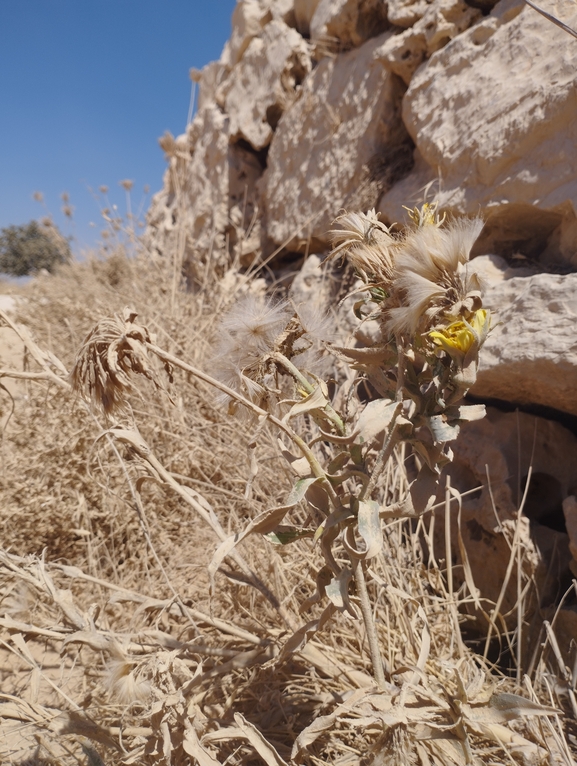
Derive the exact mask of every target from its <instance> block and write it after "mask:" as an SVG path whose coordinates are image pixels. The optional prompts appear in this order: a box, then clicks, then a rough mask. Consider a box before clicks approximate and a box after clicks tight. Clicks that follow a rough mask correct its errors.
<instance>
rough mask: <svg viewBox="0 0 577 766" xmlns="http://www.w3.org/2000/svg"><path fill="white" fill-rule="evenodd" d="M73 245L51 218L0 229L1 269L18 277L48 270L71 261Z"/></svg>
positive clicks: (0, 270)
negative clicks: (71, 245)
mask: <svg viewBox="0 0 577 766" xmlns="http://www.w3.org/2000/svg"><path fill="white" fill-rule="evenodd" d="M70 257H71V254H70V245H69V243H68V240H67V239H66V238H65V237H64V236H63V235H62V234H61V233H60V232H59V230H58V228H57V227H56V226H55V225H54V224H53V223H52V221H50V220H48V219H47V220H46V221H43V222H42V223H38V221H30V223H25V224H22V225H21V226H7V227H6V228H5V229H0V272H4V273H5V274H11V275H12V276H15V277H22V276H26V275H27V274H33V273H34V272H37V271H40V270H41V269H46V270H47V271H53V270H54V267H55V266H56V265H57V264H59V263H66V262H67V261H69V260H70Z"/></svg>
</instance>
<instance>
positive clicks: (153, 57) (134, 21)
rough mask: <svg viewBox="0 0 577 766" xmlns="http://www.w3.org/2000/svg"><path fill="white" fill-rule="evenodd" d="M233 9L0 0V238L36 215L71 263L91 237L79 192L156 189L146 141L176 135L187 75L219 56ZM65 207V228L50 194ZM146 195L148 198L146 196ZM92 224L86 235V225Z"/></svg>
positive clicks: (166, 2)
mask: <svg viewBox="0 0 577 766" xmlns="http://www.w3.org/2000/svg"><path fill="white" fill-rule="evenodd" d="M234 5H235V0H0V228H1V227H4V226H7V225H10V224H20V223H25V222H27V221H29V220H30V219H32V218H40V217H42V215H44V214H45V211H44V210H43V208H42V207H41V206H40V205H39V204H38V202H35V201H34V200H33V199H32V194H33V192H35V191H40V192H42V193H43V194H44V198H45V201H46V205H47V207H48V209H49V210H50V212H51V213H52V215H53V217H54V219H55V221H56V222H57V224H58V225H59V226H60V227H61V229H62V231H63V232H64V233H65V234H67V235H70V234H72V235H74V237H75V246H74V250H75V251H76V252H77V253H79V252H80V251H81V250H82V249H85V248H86V247H90V246H93V245H94V244H95V243H96V241H97V240H98V239H99V232H100V230H101V228H102V226H101V220H100V213H99V205H98V203H97V202H96V201H95V200H94V199H93V197H92V196H91V194H90V192H89V191H88V187H91V188H92V189H94V190H98V187H99V186H101V185H106V186H108V187H109V189H110V192H109V197H110V201H111V202H113V203H116V204H118V208H119V212H124V211H125V207H126V204H125V193H124V191H123V190H122V189H121V188H120V187H119V185H118V182H119V181H120V180H122V179H125V178H129V179H132V180H133V181H134V184H135V185H134V189H133V191H132V204H133V209H135V208H138V207H139V205H140V204H142V203H144V208H145V209H146V206H147V201H148V199H149V197H148V198H147V199H144V198H143V191H142V190H143V188H144V186H145V185H149V186H150V194H152V193H154V192H155V191H158V189H160V188H161V185H162V174H163V172H164V168H165V163H164V158H163V153H162V150H161V149H160V147H159V146H158V143H157V139H158V138H159V136H161V135H162V134H163V133H164V131H165V130H170V131H171V132H172V133H173V134H174V135H178V134H179V133H182V132H183V131H184V128H185V125H186V118H187V115H188V109H189V101H190V91H191V82H190V80H189V77H188V70H189V68H190V67H198V68H200V67H202V66H204V65H205V64H206V63H208V62H209V61H212V60H213V59H216V58H218V57H219V56H220V53H221V51H222V47H223V45H224V43H225V41H226V40H227V39H228V37H229V36H230V17H231V14H232V11H233V8H234ZM62 192H67V193H68V194H69V195H70V202H71V204H72V205H74V207H75V212H74V223H73V224H72V225H71V224H70V222H69V221H67V220H66V219H65V218H64V216H63V215H62V213H61V211H60V208H61V206H62V201H61V199H60V194H61V193H62ZM149 196H150V195H149ZM91 221H92V222H94V223H96V224H97V227H96V228H93V227H90V225H89V223H90V222H91Z"/></svg>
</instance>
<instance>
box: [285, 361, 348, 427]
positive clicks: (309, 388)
mask: <svg viewBox="0 0 577 766" xmlns="http://www.w3.org/2000/svg"><path fill="white" fill-rule="evenodd" d="M271 358H272V359H274V361H275V362H278V363H279V364H282V366H283V367H284V368H285V370H286V371H287V372H288V373H289V375H292V377H293V378H294V379H295V380H296V381H297V383H298V384H299V385H300V386H301V387H302V388H303V389H304V390H305V391H306V392H307V394H312V393H313V391H314V390H315V387H314V386H313V384H312V383H311V382H310V381H308V380H307V379H306V377H305V376H304V375H303V374H302V372H301V371H300V370H299V369H298V367H295V365H294V364H293V363H292V362H291V361H290V359H287V358H286V356H285V355H284V354H281V353H280V351H275V352H274V353H273V354H271ZM324 412H325V414H326V416H327V418H328V419H329V420H330V422H331V423H332V424H333V426H334V427H335V429H336V430H337V431H338V432H339V433H340V434H342V435H343V436H344V435H345V434H346V429H345V424H344V423H343V421H342V418H341V417H340V415H339V414H338V413H337V412H336V411H335V409H334V408H333V406H332V404H330V403H329V404H327V405H326V407H325V408H324Z"/></svg>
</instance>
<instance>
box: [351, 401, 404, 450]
mask: <svg viewBox="0 0 577 766" xmlns="http://www.w3.org/2000/svg"><path fill="white" fill-rule="evenodd" d="M397 406H398V403H397V402H394V401H392V400H391V399H376V400H375V401H374V402H369V403H368V404H367V406H366V407H365V409H364V410H363V411H362V412H361V414H360V415H359V419H358V421H357V426H356V430H357V431H358V432H359V439H361V440H362V441H363V442H364V443H365V444H369V445H372V444H375V443H380V444H382V442H383V439H384V436H385V433H386V431H387V430H388V428H389V426H390V424H391V420H392V419H393V417H394V415H395V411H396V409H397Z"/></svg>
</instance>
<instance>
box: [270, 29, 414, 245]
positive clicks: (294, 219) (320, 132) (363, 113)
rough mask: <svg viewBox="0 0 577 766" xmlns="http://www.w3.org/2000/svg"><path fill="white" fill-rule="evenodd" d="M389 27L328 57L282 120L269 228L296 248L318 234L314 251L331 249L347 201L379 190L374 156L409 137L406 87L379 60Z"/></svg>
mask: <svg viewBox="0 0 577 766" xmlns="http://www.w3.org/2000/svg"><path fill="white" fill-rule="evenodd" d="M389 35H390V33H389V32H386V33H385V34H384V35H381V36H380V37H377V38H375V39H373V40H369V41H368V42H366V43H365V44H364V45H362V46H361V47H360V48H357V49H355V50H353V51H350V52H348V53H344V54H341V55H339V56H336V57H335V58H331V57H325V58H323V59H322V60H321V61H320V63H319V64H318V66H317V67H316V68H315V69H314V70H313V71H312V72H311V74H310V75H309V76H308V77H307V78H306V80H305V81H304V83H303V86H302V89H301V93H300V97H299V98H298V100H297V101H296V102H295V103H294V104H293V105H292V107H291V108H290V109H289V110H288V111H287V112H285V114H284V115H283V117H282V119H281V121H280V122H279V125H278V128H277V131H276V133H275V135H274V138H273V140H272V142H271V145H270V151H269V155H268V166H267V170H266V172H265V174H264V176H263V184H262V196H263V206H264V210H265V219H266V228H267V232H268V235H269V236H270V238H271V239H272V240H273V242H274V243H276V244H277V245H280V244H282V243H285V242H286V243H287V245H288V246H289V247H290V248H293V249H296V248H299V247H305V246H306V242H307V240H310V244H309V247H310V248H312V249H313V251H314V250H315V249H323V248H324V247H326V243H327V241H328V239H327V231H328V230H329V229H330V226H331V223H332V221H333V219H334V217H335V214H336V213H338V211H339V209H340V208H341V207H349V208H352V209H359V208H362V209H366V208H369V207H372V205H374V203H375V201H376V198H378V194H379V191H378V187H377V188H373V186H371V182H372V181H373V179H371V177H370V166H371V163H374V162H375V160H379V161H382V158H383V156H386V152H387V151H389V152H391V153H394V150H395V148H396V147H398V146H399V145H400V144H402V142H403V140H405V138H406V133H405V131H404V129H402V126H401V125H400V120H399V110H400V101H401V98H402V87H401V85H400V83H399V81H398V80H397V78H395V77H393V76H392V75H391V74H390V73H389V72H388V71H387V70H386V69H384V67H383V66H382V65H381V64H380V63H379V62H378V61H375V60H374V51H375V50H376V49H377V48H378V47H379V46H380V45H382V43H383V42H385V40H386V39H387V38H388V36H389ZM396 155H397V157H398V155H399V152H396ZM367 168H369V170H367ZM386 170H387V165H386V163H385V171H386Z"/></svg>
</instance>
